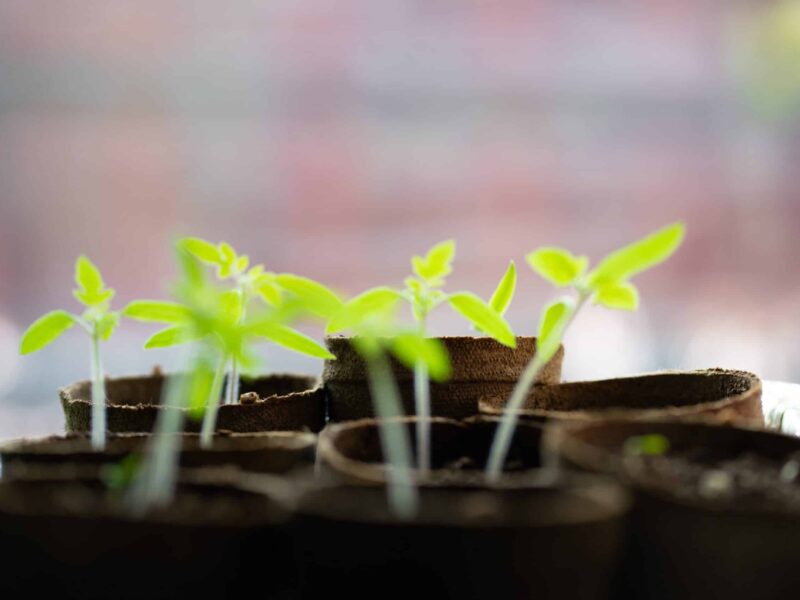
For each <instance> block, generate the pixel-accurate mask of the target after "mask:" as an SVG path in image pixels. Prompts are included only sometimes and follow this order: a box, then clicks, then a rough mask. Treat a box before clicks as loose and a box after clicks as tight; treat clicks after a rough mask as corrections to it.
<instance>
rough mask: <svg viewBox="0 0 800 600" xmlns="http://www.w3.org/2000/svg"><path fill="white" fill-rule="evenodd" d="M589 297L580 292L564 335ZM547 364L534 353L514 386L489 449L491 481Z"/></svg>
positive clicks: (500, 469) (487, 470) (506, 453)
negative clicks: (527, 399) (525, 403)
mask: <svg viewBox="0 0 800 600" xmlns="http://www.w3.org/2000/svg"><path fill="white" fill-rule="evenodd" d="M588 299H589V294H587V293H580V295H579V297H578V302H577V303H576V305H575V309H574V310H573V311H572V314H571V315H570V317H569V320H568V321H567V323H566V325H565V326H564V329H563V331H562V332H561V335H562V337H563V335H564V334H565V333H566V331H567V329H568V328H569V326H570V325H571V324H572V322H573V321H574V320H575V317H576V316H577V314H578V312H579V311H580V309H581V308H582V307H583V305H584V304H585V303H586V301H587V300H588ZM545 366H547V361H542V360H540V358H539V353H538V352H537V353H536V354H534V355H533V358H531V360H530V362H529V363H528V365H527V366H526V367H525V371H523V373H522V376H521V377H520V378H519V380H518V381H517V384H516V385H515V386H514V391H513V392H512V393H511V398H510V399H509V401H508V403H507V404H506V406H505V409H504V410H503V418H502V420H501V421H500V427H498V429H497V432H496V433H495V436H494V440H493V441H492V448H491V450H490V451H489V460H488V461H487V463H486V477H487V479H488V480H489V481H491V482H496V481H497V480H498V479H499V478H500V475H501V474H502V472H503V466H504V465H505V463H506V458H507V457H508V450H509V449H510V448H511V441H512V440H513V439H514V430H515V429H516V426H517V420H518V419H519V411H520V409H521V408H522V405H523V403H524V402H525V399H526V398H527V397H528V394H529V393H530V391H531V388H532V387H533V385H534V383H536V379H537V378H538V377H539V374H540V373H541V372H542V369H544V368H545Z"/></svg>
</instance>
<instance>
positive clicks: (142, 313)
mask: <svg viewBox="0 0 800 600" xmlns="http://www.w3.org/2000/svg"><path fill="white" fill-rule="evenodd" d="M122 315H123V316H125V317H128V318H130V319H135V320H137V321H145V322H154V323H185V322H186V321H187V320H188V319H189V317H190V313H189V310H188V309H187V308H186V307H185V306H183V305H182V304H178V303H177V302H164V301H161V300H134V301H133V302H131V303H130V304H128V305H127V306H126V307H125V308H124V309H123V310H122Z"/></svg>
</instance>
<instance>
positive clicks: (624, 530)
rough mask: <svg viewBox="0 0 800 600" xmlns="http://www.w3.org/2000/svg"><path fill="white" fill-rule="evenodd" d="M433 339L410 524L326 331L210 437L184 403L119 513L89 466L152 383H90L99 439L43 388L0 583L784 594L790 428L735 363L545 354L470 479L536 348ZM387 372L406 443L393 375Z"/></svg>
mask: <svg viewBox="0 0 800 600" xmlns="http://www.w3.org/2000/svg"><path fill="white" fill-rule="evenodd" d="M443 341H444V343H445V345H446V347H447V349H448V352H449V354H450V357H451V362H452V364H453V376H452V379H451V380H450V381H449V382H448V383H445V384H433V385H432V389H431V405H432V413H433V417H432V419H431V436H432V437H431V439H432V447H431V450H432V469H431V470H430V471H429V472H427V473H424V474H423V473H416V480H417V484H418V486H419V499H420V504H419V510H418V512H417V515H416V516H415V517H414V518H413V519H411V520H403V519H400V518H398V517H396V516H395V515H393V514H392V513H391V511H390V510H389V508H388V506H387V502H386V492H385V485H386V479H387V468H388V467H387V465H386V464H385V463H384V460H383V454H382V451H381V444H380V437H379V425H380V423H379V421H377V420H376V419H375V418H373V416H372V415H373V413H372V400H371V398H370V396H369V392H368V386H367V384H366V381H365V377H366V373H365V370H364V365H363V363H362V361H361V360H360V359H359V357H358V355H357V354H356V353H355V352H354V351H353V348H352V346H351V344H350V340H349V339H348V338H344V337H332V338H329V339H328V340H327V344H328V347H329V348H330V350H331V352H332V353H333V354H334V355H336V357H337V360H336V361H331V362H326V364H325V367H324V370H323V375H322V379H321V381H319V382H318V381H317V380H316V379H314V378H310V377H304V376H291V375H275V376H268V377H263V378H259V379H255V380H252V381H243V382H242V390H241V391H242V394H246V393H250V392H254V393H255V394H252V393H250V394H248V396H247V397H248V399H249V400H250V401H248V402H247V403H240V404H230V405H223V406H222V407H221V408H220V411H219V418H218V431H217V434H216V436H215V439H214V443H213V446H212V447H211V448H208V449H204V448H201V447H200V445H199V439H198V435H197V430H196V425H197V424H196V423H193V422H192V421H191V420H187V423H188V424H187V431H186V432H185V433H184V434H182V435H181V438H182V440H181V441H182V451H181V458H180V464H181V474H180V484H179V488H178V492H177V494H176V497H175V499H174V501H173V503H172V504H171V505H170V506H168V507H165V508H162V509H158V510H156V511H153V512H151V513H149V514H147V515H145V516H144V517H134V516H132V515H130V514H129V513H128V512H126V511H125V510H123V508H122V506H121V502H120V493H121V492H119V491H115V490H113V489H109V488H108V487H107V486H105V485H104V484H103V480H104V478H103V474H104V472H105V471H106V469H107V468H108V467H109V465H113V464H115V463H118V462H119V461H120V460H121V459H122V458H124V457H125V456H127V455H128V454H130V453H132V452H136V451H137V450H139V449H141V448H142V447H143V445H144V443H145V442H146V441H147V439H148V436H149V435H150V431H152V428H153V425H154V423H155V420H156V418H157V416H158V414H159V411H162V410H167V409H164V408H162V407H160V406H159V399H160V392H161V388H162V386H163V384H164V380H165V378H164V376H163V375H162V374H160V373H158V372H156V373H154V374H153V375H151V376H146V377H129V378H118V379H113V378H109V379H108V380H107V385H106V387H107V410H108V430H109V438H108V444H107V448H106V450H105V451H103V452H96V451H93V450H92V449H91V444H90V441H89V439H88V437H87V431H88V430H89V425H90V408H91V403H90V400H89V399H90V397H91V390H90V387H91V386H90V384H89V382H79V383H76V384H74V385H71V386H68V387H66V388H63V389H62V390H61V391H60V397H61V402H62V406H63V409H64V413H65V417H66V429H67V435H66V436H53V437H48V438H44V439H36V440H18V441H12V442H7V443H5V444H4V445H3V446H2V448H0V455H1V456H2V465H3V479H2V481H0V548H2V553H3V556H2V560H3V566H4V573H3V576H2V577H0V591H5V592H8V593H10V594H11V595H12V597H14V595H15V594H20V592H21V591H24V592H25V593H28V594H30V593H33V594H35V595H37V596H38V595H39V594H47V593H54V594H58V595H59V596H60V597H65V598H72V597H75V598H78V597H80V598H112V597H113V598H120V597H126V598H127V597H130V598H134V597H137V598H142V597H150V598H160V597H164V598H175V597H215V598H225V597H234V596H236V595H241V594H245V593H253V592H256V593H257V594H259V596H260V597H264V598H316V597H323V596H325V597H336V596H338V595H340V594H341V595H344V596H345V597H348V598H368V597H369V598H375V597H380V598H400V597H403V598H406V599H407V598H408V597H409V595H411V596H412V597H413V595H418V596H419V595H424V596H426V597H427V596H431V597H438V598H559V599H567V598H586V599H601V598H695V597H696V598H701V597H702V598H716V597H720V598H740V597H741V598H744V597H752V596H754V597H758V598H778V597H785V596H786V595H787V594H788V593H790V591H791V590H792V589H797V586H798V584H800V570H798V569H794V568H793V563H794V562H795V557H796V556H798V555H800V553H798V551H800V535H796V534H798V533H800V483H798V482H800V440H797V439H794V438H790V437H787V436H783V435H780V434H778V433H774V432H768V431H766V430H764V428H763V417H762V412H761V382H760V381H759V379H758V378H757V377H756V376H755V375H752V374H750V373H745V372H741V371H730V370H721V369H712V370H706V371H691V372H678V371H669V372H664V373H656V374H648V375H641V376H636V377H629V378H624V379H611V380H605V381H585V382H575V383H561V363H562V360H563V356H564V352H563V349H562V350H560V351H559V353H558V354H557V355H556V356H555V357H554V359H553V360H552V362H551V363H550V364H549V365H548V367H547V368H546V369H545V370H544V371H543V372H542V374H541V376H540V379H539V380H538V382H537V385H536V386H535V387H534V389H533V391H532V392H531V393H530V395H529V396H528V398H527V401H526V404H525V406H524V408H523V409H521V410H520V412H519V415H518V416H519V425H518V427H517V429H516V432H515V436H514V439H513V443H512V446H511V450H510V452H509V457H508V460H507V463H506V470H505V472H504V473H503V475H502V477H500V479H499V480H498V481H496V482H491V483H490V482H489V481H488V480H487V479H486V478H485V477H484V475H483V467H484V466H485V463H486V461H487V456H488V452H489V448H490V445H491V441H492V439H493V436H494V432H495V429H496V427H497V425H498V423H499V420H500V418H501V416H502V414H503V411H504V403H505V401H506V399H507V398H508V396H509V395H510V393H511V390H512V389H513V387H514V384H515V383H516V381H517V379H518V377H519V376H520V374H521V373H522V370H523V369H524V367H525V365H526V364H527V362H528V361H529V359H530V358H531V356H532V355H533V353H534V351H535V344H536V342H535V340H534V339H532V338H519V340H518V344H517V349H515V350H512V349H509V348H506V347H504V346H501V345H500V344H498V343H496V342H494V341H493V340H491V339H489V338H443ZM394 371H395V376H396V378H397V381H398V385H399V388H400V391H401V393H402V396H403V401H404V403H405V405H406V406H405V408H406V411H407V414H408V415H409V416H407V417H404V418H403V419H402V420H403V422H404V423H405V425H406V426H407V427H408V428H409V431H410V432H411V437H412V439H413V432H414V429H415V419H416V417H415V416H413V387H414V386H413V375H412V373H410V372H409V371H407V370H405V369H403V368H402V367H401V366H399V365H395V366H394ZM255 396H257V397H258V399H257V400H255V401H253V399H254V398H255ZM169 410H178V409H169ZM648 435H659V436H662V437H663V438H666V439H667V440H668V441H669V444H670V449H669V451H668V452H667V453H666V454H664V455H660V456H639V455H635V454H631V452H630V451H629V441H630V440H631V439H632V438H641V437H642V436H648ZM795 461H796V463H795ZM792 465H795V466H796V472H794V471H793V470H792ZM773 467H774V468H773ZM748 477H749V479H748Z"/></svg>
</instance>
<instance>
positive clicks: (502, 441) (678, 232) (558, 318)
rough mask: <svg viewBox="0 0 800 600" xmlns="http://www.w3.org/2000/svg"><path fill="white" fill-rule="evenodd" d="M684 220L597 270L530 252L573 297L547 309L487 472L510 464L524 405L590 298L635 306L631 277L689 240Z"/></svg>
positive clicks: (558, 254)
mask: <svg viewBox="0 0 800 600" xmlns="http://www.w3.org/2000/svg"><path fill="white" fill-rule="evenodd" d="M684 235H685V227H684V225H683V224H682V223H675V224H673V225H669V226H668V227H665V228H663V229H661V230H659V231H657V232H655V233H653V234H652V235H650V236H648V237H646V238H644V239H642V240H640V241H638V242H635V243H633V244H630V245H628V246H625V247H624V248H621V249H620V250H617V251H615V252H612V253H611V254H609V255H608V256H607V257H606V258H604V259H603V260H602V261H600V263H599V264H598V265H597V267H595V268H594V269H593V270H591V271H589V270H588V267H589V259H588V258H587V257H585V256H575V255H573V254H572V253H570V252H568V251H567V250H562V249H561V248H553V247H546V248H539V249H538V250H535V251H533V252H531V253H530V254H528V256H527V257H526V260H527V262H528V264H529V265H530V266H531V268H532V269H533V270H534V271H535V272H536V273H538V274H539V275H540V276H542V277H543V278H544V279H546V280H548V281H549V282H551V283H552V284H553V285H555V286H556V287H558V288H570V289H571V290H572V292H573V295H572V296H566V297H563V298H560V299H558V300H556V301H554V302H552V303H551V304H549V305H548V306H546V307H545V308H544V310H543V311H542V314H541V317H540V320H539V335H538V339H537V348H536V353H535V354H534V356H533V358H532V359H531V361H530V362H529V363H528V366H527V367H526V368H525V371H524V372H523V374H522V376H521V377H520V379H519V381H518V382H517V384H516V386H515V387H514V391H513V392H512V394H511V398H510V399H509V401H508V404H507V405H506V410H505V412H504V415H503V419H502V421H501V423H500V426H499V428H498V430H497V433H496V435H495V439H494V442H493V443H492V448H491V451H490V454H489V461H488V462H487V465H486V472H487V476H488V477H489V479H490V480H497V479H498V478H499V477H500V474H501V472H502V469H503V465H504V464H505V460H506V456H507V454H508V449H509V447H510V445H511V440H512V438H513V433H514V428H515V427H516V423H517V418H518V414H519V410H520V409H521V408H522V405H523V403H524V401H525V399H526V398H527V397H528V394H529V393H530V390H531V387H532V386H533V384H534V382H535V381H536V378H537V377H538V376H539V374H540V373H541V371H542V369H543V368H544V367H545V366H546V365H547V363H548V362H550V360H551V359H552V358H553V356H555V354H556V352H558V349H559V348H560V347H561V341H562V340H563V339H564V334H565V332H566V331H567V328H568V327H569V325H570V324H571V323H572V322H573V321H574V319H575V317H576V316H577V314H578V313H579V312H580V310H581V308H583V307H584V306H585V305H586V303H587V302H592V303H594V304H598V305H601V306H605V307H607V308H611V309H617V310H628V311H635V310H636V309H637V308H638V306H639V292H638V290H637V289H636V287H635V286H634V285H633V284H632V283H631V282H630V279H631V278H632V277H633V276H634V275H637V274H639V273H641V272H643V271H646V270H647V269H650V268H652V267H654V266H656V265H658V264H660V263H662V262H664V261H665V260H667V259H668V258H669V257H670V256H672V254H674V253H675V251H676V250H677V249H678V247H679V246H680V245H681V243H682V242H683V238H684Z"/></svg>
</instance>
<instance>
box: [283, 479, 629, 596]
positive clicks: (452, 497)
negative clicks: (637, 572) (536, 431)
mask: <svg viewBox="0 0 800 600" xmlns="http://www.w3.org/2000/svg"><path fill="white" fill-rule="evenodd" d="M627 509H628V498H627V495H626V494H625V493H624V491H623V490H622V489H621V488H620V487H617V486H615V485H614V484H613V483H610V482H608V481H606V480H603V481H592V483H586V482H583V483H581V484H579V485H569V486H568V485H562V486H553V487H543V488H540V489H535V490H534V489H527V490H525V491H524V492H522V491H520V490H516V491H513V490H505V491H499V490H487V489H483V490H475V489H472V490H467V491H465V490H463V489H455V488H423V489H422V490H421V493H420V511H419V513H418V515H417V517H415V518H414V519H413V520H410V521H401V520H398V519H397V518H396V517H394V516H392V515H391V514H390V513H389V511H388V509H387V507H386V494H385V491H384V490H383V489H381V488H377V487H338V488H331V489H327V490H316V491H313V492H311V493H309V494H308V495H306V496H305V497H304V498H303V499H302V500H301V502H300V507H299V510H298V511H297V514H296V516H295V518H294V519H293V521H292V523H291V524H290V528H291V534H292V537H293V539H294V542H295V553H296V557H297V558H296V560H297V563H298V569H299V572H300V582H301V594H300V597H302V598H323V597H326V598H335V597H345V598H348V599H351V600H359V599H362V598H363V599H370V600H371V599H374V598H382V599H395V598H397V599H403V600H408V598H417V597H426V598H428V597H430V598H440V599H443V600H444V599H448V598H453V599H459V600H465V599H472V598H475V599H486V598H509V599H513V598H541V599H558V600H563V599H565V598H570V599H581V600H582V599H600V598H607V597H608V591H609V585H610V582H611V580H612V576H613V573H614V570H615V568H616V567H617V563H618V559H619V552H620V549H621V541H622V540H623V538H624V529H625V515H626V512H627Z"/></svg>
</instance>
